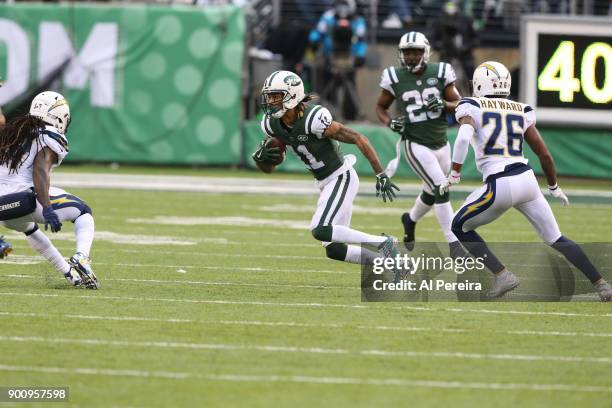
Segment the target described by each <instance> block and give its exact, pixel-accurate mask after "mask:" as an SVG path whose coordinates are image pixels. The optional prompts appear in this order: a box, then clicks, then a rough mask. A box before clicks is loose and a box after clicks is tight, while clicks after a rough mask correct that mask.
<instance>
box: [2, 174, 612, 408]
mask: <svg viewBox="0 0 612 408" xmlns="http://www.w3.org/2000/svg"><path fill="white" fill-rule="evenodd" d="M252 175H254V173H253V174H252ZM582 186H583V187H584V188H589V187H590V186H589V185H588V184H587V183H582ZM69 191H70V192H71V193H73V194H76V195H78V196H80V197H81V198H83V199H84V200H85V201H87V203H88V204H89V205H90V206H91V207H92V208H93V209H94V215H95V218H96V228H97V236H98V239H97V240H96V242H95V243H94V247H93V250H92V258H93V261H94V267H95V269H96V271H97V274H98V277H99V278H100V281H101V284H102V288H101V290H99V291H87V290H83V289H82V290H78V289H72V288H69V287H68V286H67V284H66V283H65V281H64V280H63V278H61V277H60V276H59V274H57V273H56V272H55V271H54V270H53V269H52V267H51V266H50V265H48V264H47V263H45V262H42V261H41V260H40V259H39V258H37V257H35V255H34V252H33V251H32V250H31V249H30V248H29V247H28V245H27V243H26V241H25V240H24V239H23V238H22V237H21V236H20V235H19V234H16V233H12V232H8V231H7V230H3V233H4V234H5V236H6V237H7V238H8V239H9V240H10V241H11V242H12V243H13V244H14V247H15V251H14V253H13V254H11V255H10V257H9V258H8V259H7V260H5V261H2V262H0V386H9V385H19V386H26V385H29V386H69V387H70V393H71V398H70V403H69V404H68V405H70V406H80V407H162V406H163V407H178V406H181V407H227V406H237V405H241V406H255V407H277V406H291V407H313V406H333V407H354V406H368V407H372V406H376V407H386V406H415V407H417V406H418V407H428V406H431V407H440V406H446V407H475V406H497V407H516V406H520V407H543V406H559V407H561V406H564V407H565V406H581V407H587V406H588V407H610V406H611V404H612V402H611V401H612V311H611V309H610V304H602V303H599V302H575V303H527V302H508V303H503V302H494V303H440V302H433V303H376V304H368V303H362V302H361V301H360V291H359V284H360V273H359V271H360V270H359V267H358V266H354V265H348V264H344V263H337V262H333V261H329V260H327V259H326V258H325V257H324V251H323V249H322V248H321V246H320V244H318V243H317V242H316V241H315V240H314V239H313V238H312V237H311V235H310V233H309V232H308V231H307V230H304V229H299V225H300V224H306V225H307V224H308V222H309V220H310V217H311V214H312V211H314V205H315V202H316V197H314V196H313V197H309V196H276V195H270V196H265V195H257V196H251V195H240V194H227V195H221V194H199V193H177V192H167V191H159V192H153V191H150V192H149V191H146V192H142V191H137V192H133V191H126V190H92V189H87V190H86V189H70V190H69ZM570 198H571V197H570ZM356 204H357V205H358V206H359V207H360V210H359V211H357V212H356V213H355V214H354V216H353V226H354V227H355V228H358V229H362V230H364V231H368V232H372V233H376V234H378V233H381V232H387V233H391V234H394V235H397V236H400V235H401V233H402V232H401V226H400V224H399V216H400V214H401V213H402V211H403V209H404V208H407V207H409V206H410V205H411V200H409V199H403V200H401V201H399V202H394V203H392V204H383V203H382V202H381V203H379V202H378V201H377V200H375V199H374V198H370V197H365V198H358V199H357V201H356ZM459 204H460V202H459V201H455V202H454V203H453V206H454V207H455V208H457V206H458V205H459ZM368 209H370V211H367V210H368ZM376 209H387V210H388V211H384V212H382V213H380V214H376V213H375V212H376ZM553 210H554V212H555V214H556V216H557V219H558V221H559V224H560V226H561V229H562V231H563V232H564V233H565V234H566V235H568V236H570V237H571V238H572V239H574V240H575V241H581V242H590V241H610V240H611V239H612V234H611V230H610V224H609V219H610V218H611V217H612V205H610V204H608V203H606V202H602V203H598V202H594V203H579V204H577V205H575V206H574V207H573V208H562V207H561V206H560V205H558V204H557V203H553ZM156 217H157V218H156ZM170 217H174V218H171V220H172V221H173V222H175V223H174V224H170V223H161V224H160V223H157V222H154V220H155V219H161V220H167V219H170ZM204 217H205V218H204ZM220 217H246V218H243V220H247V221H249V222H250V223H251V224H256V223H259V224H260V225H250V226H245V225H212V224H213V223H214V222H215V221H219V219H220ZM179 222H182V223H181V224H180V225H179V224H178V223H179ZM479 231H481V234H482V235H483V236H484V237H485V238H486V239H489V240H492V241H526V242H529V241H538V238H537V236H536V234H535V233H534V232H533V231H532V230H531V228H530V226H529V224H528V222H527V221H526V220H525V219H523V218H522V217H521V216H520V215H519V214H518V213H517V212H509V213H507V214H506V215H504V216H503V217H502V218H501V219H500V220H499V221H498V222H497V223H495V224H493V225H489V226H487V227H484V228H482V229H481V230H479ZM418 234H419V238H420V239H422V240H426V241H440V240H442V234H441V233H440V231H439V228H438V227H437V223H436V221H435V218H434V217H433V216H430V217H426V218H424V219H423V221H422V222H421V223H419V227H418ZM71 237H72V226H71V225H70V224H69V223H66V224H65V227H64V230H62V233H60V234H59V235H58V236H54V237H52V238H55V239H54V242H55V243H56V244H57V246H58V248H59V249H60V251H62V253H63V254H64V255H65V256H70V255H72V251H73V250H74V249H73V247H74V242H73V241H71V240H70V238H71ZM0 406H2V404H0ZM14 406H19V407H21V406H28V404H23V403H19V404H14ZM44 406H47V405H46V404H45V405H44ZM53 406H62V404H53Z"/></svg>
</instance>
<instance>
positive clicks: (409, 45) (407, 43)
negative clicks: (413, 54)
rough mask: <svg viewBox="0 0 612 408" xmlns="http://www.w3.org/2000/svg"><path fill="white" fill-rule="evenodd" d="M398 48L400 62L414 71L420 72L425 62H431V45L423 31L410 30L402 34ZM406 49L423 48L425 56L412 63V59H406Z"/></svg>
mask: <svg viewBox="0 0 612 408" xmlns="http://www.w3.org/2000/svg"><path fill="white" fill-rule="evenodd" d="M397 48H398V50H397V55H398V59H399V62H400V64H401V65H402V66H404V67H406V68H408V70H409V71H410V72H412V73H416V72H419V71H420V70H421V69H422V68H423V67H424V66H425V64H427V63H428V62H429V54H430V52H431V47H430V46H429V41H428V40H427V37H425V35H424V34H423V33H420V32H418V31H410V32H408V33H406V34H404V35H402V38H400V41H399V45H398V47H397ZM405 50H423V56H422V57H421V58H420V59H419V61H417V62H416V63H411V61H407V60H406V57H405V55H404V51H405Z"/></svg>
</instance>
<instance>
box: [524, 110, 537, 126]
mask: <svg viewBox="0 0 612 408" xmlns="http://www.w3.org/2000/svg"><path fill="white" fill-rule="evenodd" d="M523 112H524V114H525V128H524V129H523V131H525V130H527V129H529V128H530V127H531V125H535V124H536V115H535V110H533V108H532V107H531V106H529V105H525V107H524V108H523Z"/></svg>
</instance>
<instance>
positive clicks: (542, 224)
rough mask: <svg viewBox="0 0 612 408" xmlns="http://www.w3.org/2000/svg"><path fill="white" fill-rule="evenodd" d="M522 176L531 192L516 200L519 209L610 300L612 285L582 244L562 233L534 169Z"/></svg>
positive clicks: (604, 298)
mask: <svg viewBox="0 0 612 408" xmlns="http://www.w3.org/2000/svg"><path fill="white" fill-rule="evenodd" d="M529 175H530V176H531V177H529ZM523 178H524V181H523V182H522V183H521V187H522V189H523V191H524V192H525V194H529V196H528V197H526V199H528V200H525V201H523V202H521V203H519V204H517V205H516V206H515V207H516V209H517V210H519V211H520V212H521V213H522V214H523V215H524V216H525V217H526V218H527V219H528V220H529V222H530V223H531V225H532V226H533V228H534V229H535V230H536V232H537V233H538V235H539V236H540V238H542V240H543V241H544V242H546V243H547V244H548V245H550V246H551V247H553V248H554V249H556V250H557V251H559V252H560V253H561V254H563V256H564V257H565V258H566V259H567V260H568V261H569V262H571V263H572V264H573V265H574V266H575V267H576V268H578V269H579V270H580V271H581V272H582V273H583V274H584V275H585V276H586V277H587V278H588V279H589V280H590V281H591V283H592V284H593V286H594V287H595V289H596V290H597V291H598V293H599V295H600V298H601V300H602V301H608V302H609V301H611V300H612V286H611V285H610V284H609V283H608V282H606V281H605V280H604V279H603V277H602V276H601V274H600V273H599V271H598V270H597V268H596V267H595V266H594V265H593V263H592V262H591V260H590V259H589V258H588V256H587V255H586V254H585V253H584V251H583V250H582V248H581V247H580V246H579V245H578V244H576V243H575V242H574V241H572V240H570V239H568V238H566V237H565V236H563V235H562V234H561V230H560V229H559V225H558V224H557V220H556V219H555V215H554V214H553V212H552V209H551V208H550V205H549V204H548V201H546V199H545V198H544V196H543V195H542V192H541V191H540V188H539V187H538V183H537V180H536V178H535V176H534V175H533V173H527V175H526V176H524V177H523Z"/></svg>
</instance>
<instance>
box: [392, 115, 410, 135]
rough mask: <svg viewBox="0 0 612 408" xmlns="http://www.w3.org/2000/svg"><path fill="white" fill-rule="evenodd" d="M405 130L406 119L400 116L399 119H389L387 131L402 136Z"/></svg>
mask: <svg viewBox="0 0 612 408" xmlns="http://www.w3.org/2000/svg"><path fill="white" fill-rule="evenodd" d="M405 128H406V117H405V116H400V117H399V118H395V119H391V122H389V129H391V130H392V131H394V132H396V133H399V134H402V133H403V132H404V129H405Z"/></svg>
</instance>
